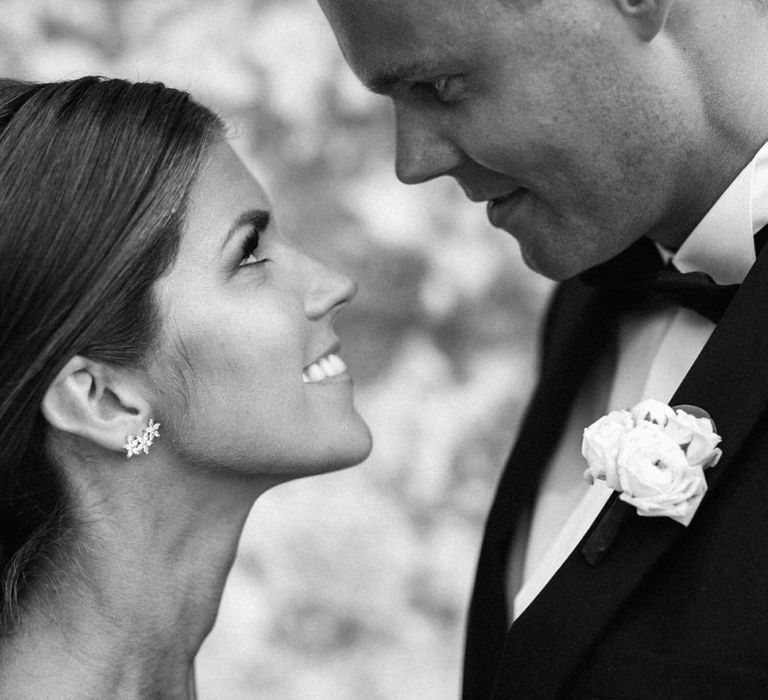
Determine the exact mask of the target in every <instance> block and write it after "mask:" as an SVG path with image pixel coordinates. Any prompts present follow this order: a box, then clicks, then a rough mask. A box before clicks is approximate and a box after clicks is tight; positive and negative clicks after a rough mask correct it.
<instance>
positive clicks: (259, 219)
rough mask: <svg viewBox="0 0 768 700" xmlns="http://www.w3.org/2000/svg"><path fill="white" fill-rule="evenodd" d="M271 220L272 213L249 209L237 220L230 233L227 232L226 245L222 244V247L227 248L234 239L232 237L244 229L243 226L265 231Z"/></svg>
mask: <svg viewBox="0 0 768 700" xmlns="http://www.w3.org/2000/svg"><path fill="white" fill-rule="evenodd" d="M269 220H270V213H269V212H268V211H266V210H265V209H247V210H246V211H244V212H243V213H242V214H240V216H238V217H237V219H235V221H234V223H233V224H232V226H230V228H229V231H227V236H226V238H225V239H224V243H222V246H221V247H222V248H225V247H226V246H227V244H228V243H229V241H230V240H231V239H232V236H234V235H235V233H236V232H237V231H238V230H240V229H241V228H243V226H248V227H250V228H254V229H256V230H257V231H263V230H264V229H265V228H267V226H269Z"/></svg>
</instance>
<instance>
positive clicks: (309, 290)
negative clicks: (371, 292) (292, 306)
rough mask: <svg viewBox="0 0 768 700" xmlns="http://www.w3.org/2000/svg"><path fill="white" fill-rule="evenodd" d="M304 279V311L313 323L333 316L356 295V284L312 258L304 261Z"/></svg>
mask: <svg viewBox="0 0 768 700" xmlns="http://www.w3.org/2000/svg"><path fill="white" fill-rule="evenodd" d="M304 279H305V280H307V286H306V288H305V293H304V310H305V313H306V314H307V318H308V319H310V320H313V321H316V320H319V319H321V318H323V317H324V316H326V315H327V314H332V315H333V316H335V315H336V314H337V313H338V312H339V311H340V310H341V309H342V308H343V307H344V306H346V305H347V304H348V303H349V302H350V301H352V299H353V297H354V296H355V294H356V293H357V282H355V281H354V280H353V279H352V278H350V277H347V275H345V274H343V273H341V272H338V271H336V270H333V269H331V268H330V267H328V265H326V264H325V263H322V262H320V261H319V260H316V259H314V258H310V257H306V258H305V260H304Z"/></svg>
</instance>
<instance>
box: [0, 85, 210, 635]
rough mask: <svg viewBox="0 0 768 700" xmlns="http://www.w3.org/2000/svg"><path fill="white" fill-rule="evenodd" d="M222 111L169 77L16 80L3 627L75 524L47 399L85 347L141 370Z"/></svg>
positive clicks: (3, 428) (4, 145) (5, 89)
mask: <svg viewBox="0 0 768 700" xmlns="http://www.w3.org/2000/svg"><path fill="white" fill-rule="evenodd" d="M222 130H223V127H222V125H221V122H220V121H219V119H218V118H217V117H216V116H215V115H214V114H212V113H211V112H210V111H209V110H207V109H206V108H205V107H202V106H200V105H199V104H197V103H195V102H194V101H193V100H192V99H191V98H190V97H189V95H188V94H187V93H185V92H181V91H178V90H173V89H170V88H167V87H165V86H164V85H162V84H159V83H130V82H127V81H124V80H111V79H104V78H100V77H85V78H81V79H78V80H72V81H66V82H55V83H27V82H20V81H16V80H6V79H0V586H2V589H1V590H2V594H1V595H2V600H1V601H0V604H1V605H2V610H1V612H0V633H2V632H4V631H5V632H7V631H9V630H11V629H13V627H15V625H16V623H17V622H18V620H17V615H18V604H19V603H21V602H22V600H23V598H24V594H25V593H27V592H28V591H29V590H30V588H31V587H32V586H33V584H34V582H35V581H36V580H38V579H39V578H40V577H41V576H43V575H44V574H45V572H46V571H47V570H48V569H49V568H50V564H51V562H52V561H55V560H56V558H57V555H58V553H59V552H60V550H61V547H62V542H63V540H64V536H65V535H66V534H67V533H68V532H69V531H70V528H71V526H72V523H73V517H72V513H71V511H70V508H69V505H68V504H69V500H68V498H67V494H66V489H65V485H64V482H63V481H62V479H61V477H60V475H59V474H58V472H57V469H56V467H55V464H54V460H53V458H52V456H51V455H50V454H49V453H48V451H47V450H46V435H47V423H46V421H45V420H44V419H43V418H42V416H41V413H40V404H41V401H42V399H43V397H44V395H45V392H46V390H47V388H48V386H49V385H50V383H51V382H52V380H53V379H54V378H55V376H56V374H57V373H58V372H59V370H60V369H61V368H62V366H63V365H64V364H65V363H66V362H67V361H68V360H69V359H71V358H72V357H73V356H74V355H77V354H80V355H84V356H87V357H88V358H90V359H93V360H97V361H103V362H106V363H111V364H114V365H128V366H139V365H140V364H141V363H142V361H143V359H144V358H145V357H146V355H147V352H148V350H149V349H150V347H151V346H152V342H153V340H154V339H155V335H156V333H157V324H158V319H157V315H156V312H155V307H154V304H153V296H152V285H153V283H154V282H155V280H157V278H158V277H159V276H160V275H161V274H162V273H163V272H164V271H165V270H167V269H168V267H169V266H170V264H171V263H172V261H173V259H174V256H175V254H176V250H177V248H178V241H179V236H180V232H181V227H182V224H183V217H184V213H185V205H186V201H187V199H188V193H189V190H190V186H191V184H192V182H193V181H194V178H195V176H196V174H197V172H198V171H199V169H200V167H201V164H202V162H203V159H204V157H205V153H206V150H207V148H208V146H209V145H210V144H211V143H212V142H213V141H214V140H215V139H216V138H217V137H218V136H219V135H220V134H221V133H222Z"/></svg>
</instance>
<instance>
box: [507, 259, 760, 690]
mask: <svg viewBox="0 0 768 700" xmlns="http://www.w3.org/2000/svg"><path fill="white" fill-rule="evenodd" d="M767 291H768V255H766V254H765V253H764V254H762V255H761V256H760V258H759V259H758V261H757V263H756V264H755V266H754V267H753V269H752V271H751V272H750V274H749V276H748V277H747V279H746V280H745V282H744V284H743V285H742V286H741V288H740V290H739V292H738V294H737V295H736V297H735V298H734V300H733V302H732V303H731V305H730V306H729V307H728V310H727V312H726V314H725V316H724V317H723V319H722V320H721V321H720V323H719V324H718V327H717V329H716V330H715V332H714V333H713V334H712V337H711V338H710V341H709V342H708V343H707V345H706V346H705V348H704V349H703V350H702V352H701V354H700V356H699V358H698V359H697V361H696V362H695V363H694V365H693V367H692V368H691V370H690V372H689V373H688V375H687V376H686V377H685V379H684V381H683V383H682V384H681V385H680V387H679V389H678V390H677V392H676V393H675V395H674V397H673V399H672V404H673V405H675V404H690V405H695V406H700V407H701V408H703V409H704V410H706V411H707V412H708V413H710V415H711V416H712V418H713V419H714V421H715V423H716V426H717V430H718V432H719V433H720V434H721V435H722V437H723V443H722V447H723V458H722V460H721V461H720V463H719V464H718V466H717V467H715V468H713V469H711V470H708V471H707V481H708V483H709V492H708V493H707V495H706V496H705V498H704V500H703V502H702V504H701V506H700V509H699V511H698V513H697V515H696V517H697V518H699V517H706V511H707V500H708V499H711V498H716V497H717V488H718V483H719V482H720V481H721V480H722V479H724V478H725V477H726V475H727V474H728V473H729V471H733V470H737V469H738V464H739V456H740V453H741V452H742V449H743V448H744V447H745V446H746V445H747V444H748V438H749V436H750V433H751V431H752V430H753V428H754V427H755V424H756V422H757V421H758V420H759V419H760V417H761V416H762V415H763V414H764V413H765V410H766V405H767V404H768V332H765V330H764V329H765V328H766V324H768V293H766V292H767ZM606 520H613V521H614V522H617V523H620V525H621V527H620V529H619V530H618V533H617V535H616V538H615V541H613V542H612V543H611V544H610V547H609V548H608V549H607V551H605V552H604V556H600V557H589V556H584V552H586V553H587V555H588V554H589V552H590V551H594V548H595V544H596V543H595V539H596V537H595V533H596V531H597V525H598V524H599V523H601V522H605V521H606ZM685 532H686V529H685V528H684V527H683V526H682V525H679V524H678V523H676V522H674V521H673V520H671V519H670V518H641V517H639V516H637V515H636V514H635V512H634V509H633V508H632V507H631V506H629V505H628V504H626V503H624V502H623V501H620V500H618V498H616V497H615V496H614V497H613V498H612V499H611V500H610V501H609V502H608V504H606V507H605V508H604V509H603V512H602V513H601V515H600V517H598V519H597V520H596V524H595V525H593V526H592V528H591V529H590V531H589V532H588V533H587V534H586V535H585V537H584V539H583V540H582V543H580V545H579V546H578V547H577V548H576V549H575V550H574V551H573V552H572V553H571V555H570V556H569V557H568V559H567V560H566V561H565V563H564V564H563V565H562V567H561V568H560V569H559V570H558V572H557V573H556V574H555V576H554V577H553V578H552V579H551V580H550V582H549V583H548V584H547V586H546V587H545V588H544V589H543V590H542V592H541V593H540V594H539V596H538V597H537V598H536V599H535V600H534V601H533V602H532V603H531V605H530V606H529V607H528V608H527V609H526V610H525V611H524V612H523V614H522V615H521V616H520V617H519V618H518V619H517V620H516V621H515V623H514V625H512V627H511V629H510V631H509V634H508V636H507V640H506V646H505V648H504V652H503V657H502V660H501V663H500V665H499V675H498V677H497V679H496V686H495V689H496V690H495V695H493V697H494V699H496V698H498V700H502V698H503V699H504V700H506V699H507V698H510V697H536V698H547V697H555V696H557V694H558V693H559V692H561V690H562V689H563V687H564V685H565V683H566V682H567V680H568V677H569V676H570V675H571V674H572V673H573V671H574V670H575V669H576V667H577V666H578V664H579V662H580V661H581V660H582V659H583V658H584V656H585V654H586V653H587V652H588V651H589V648H590V647H591V646H592V644H593V643H594V642H595V641H596V640H597V639H599V637H600V635H601V633H602V631H603V630H604V629H605V627H606V626H607V625H608V623H609V622H610V620H611V619H612V618H613V616H614V615H615V614H616V613H617V611H618V610H619V608H620V607H621V606H622V604H624V603H625V602H626V601H627V599H628V597H629V596H630V595H631V594H632V592H633V591H634V590H635V589H636V588H637V586H638V585H639V584H640V582H641V581H642V580H643V578H644V577H645V576H646V575H647V573H648V572H649V571H650V570H651V569H652V568H653V566H654V565H655V564H656V562H658V560H659V559H660V558H661V557H662V556H663V555H664V554H665V552H667V551H668V550H669V548H670V547H671V546H672V545H673V544H674V543H675V542H676V541H677V540H678V539H679V538H680V537H681V536H682V535H684V533H685ZM597 544H598V545H599V543H597ZM590 546H592V550H590ZM582 550H584V552H583V551H582ZM590 561H591V562H592V563H590Z"/></svg>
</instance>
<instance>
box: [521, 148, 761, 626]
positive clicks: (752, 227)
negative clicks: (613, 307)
mask: <svg viewBox="0 0 768 700" xmlns="http://www.w3.org/2000/svg"><path fill="white" fill-rule="evenodd" d="M766 223H768V144H765V145H764V146H763V147H762V148H761V149H760V150H759V151H758V153H757V154H756V155H755V157H754V159H753V160H752V161H751V162H750V163H749V165H748V166H747V167H746V168H744V170H742V171H741V173H739V175H738V176H737V177H736V179H735V180H734V181H733V182H732V183H731V185H730V186H729V187H728V188H727V189H726V191H725V192H724V193H723V194H722V196H721V197H720V199H718V200H717V202H716V203H715V205H714V206H713V207H712V209H710V211H709V212H708V213H707V214H706V216H705V217H704V218H703V219H702V220H701V221H700V222H699V224H698V226H696V228H695V229H694V230H693V231H692V232H691V234H690V236H688V238H687V239H686V240H685V242H684V243H683V245H682V246H681V247H680V248H679V250H678V251H677V252H676V253H675V254H674V255H673V256H672V262H673V263H674V265H675V267H676V268H677V269H678V270H680V271H681V272H692V271H701V272H706V273H707V274H708V275H710V276H711V277H712V278H713V279H714V280H715V282H718V283H719V284H735V283H740V282H743V281H744V278H745V277H746V276H747V273H748V272H749V269H750V268H751V267H752V265H753V263H754V262H755V248H754V240H753V236H754V234H755V233H756V232H757V231H759V230H760V229H761V228H763V226H765V225H766ZM714 328H715V326H714V324H713V323H712V322H710V321H709V320H708V319H706V318H704V317H703V316H701V315H699V314H697V313H696V312H694V311H690V310H688V309H680V308H672V309H667V310H663V311H656V312H651V313H647V312H646V313H636V314H634V315H629V316H627V317H626V318H624V319H622V322H621V325H620V329H619V351H618V357H617V358H616V360H615V361H611V360H610V359H609V358H604V359H602V360H601V361H599V362H598V363H596V364H597V366H596V367H595V369H594V370H593V372H592V374H591V376H589V377H587V378H586V379H585V382H584V386H583V388H582V389H581V391H580V393H579V396H578V398H577V400H576V402H575V403H574V406H573V408H572V410H571V414H570V417H569V420H568V423H567V426H566V428H565V430H564V433H563V436H562V437H561V440H560V443H559V445H558V447H557V450H556V451H555V453H554V456H553V458H552V460H551V462H550V464H549V465H548V467H547V468H546V470H545V472H544V474H543V477H542V482H541V487H540V489H539V495H538V496H537V498H536V502H535V504H534V506H533V509H532V511H533V512H532V513H526V514H524V516H523V521H522V522H521V523H520V525H519V527H518V529H517V535H516V537H515V540H514V542H513V543H512V547H511V551H510V556H509V564H508V576H507V603H508V607H509V613H510V619H513V620H514V619H515V618H517V617H518V616H519V615H520V614H521V613H522V612H523V610H525V608H526V607H527V606H528V605H529V604H530V603H531V601H532V600H533V599H534V598H535V597H536V596H537V595H538V594H539V592H540V591H541V590H542V589H543V588H544V586H545V585H546V584H547V582H548V581H549V579H550V578H552V576H553V575H554V573H555V572H556V571H557V570H558V569H559V568H560V566H561V565H562V564H563V562H564V561H565V560H566V559H567V558H568V556H569V555H570V553H571V552H572V551H573V549H574V548H575V547H576V545H577V544H578V543H579V541H580V540H581V538H582V537H583V536H584V535H585V534H586V532H587V530H588V529H589V527H590V525H591V524H592V523H593V522H594V520H595V518H596V517H597V515H598V514H599V513H600V511H601V510H602V508H603V506H604V505H605V503H606V501H607V500H608V497H609V496H610V495H611V489H609V488H608V487H607V486H605V483H604V482H602V481H598V482H596V483H595V485H594V486H590V485H589V484H588V483H587V482H586V481H584V479H583V478H582V473H583V472H584V469H585V468H586V462H585V460H584V459H583V457H582V456H581V437H582V433H583V432H584V428H586V427H587V426H588V425H590V424H591V423H593V422H594V421H595V420H597V419H598V418H600V417H601V416H603V415H605V414H606V413H608V412H609V411H612V410H614V409H617V408H628V407H630V406H632V405H634V404H635V403H637V402H639V401H642V400H644V399H649V398H653V399H657V400H659V401H664V402H668V401H669V400H670V399H671V398H672V395H673V394H674V393H675V390H676V389H677V387H678V386H679V384H680V383H681V382H682V380H683V378H684V377H685V375H686V374H687V373H688V370H689V369H690V368H691V366H692V365H693V363H694V361H695V360H696V358H697V357H698V355H699V353H700V352H701V350H702V348H703V347H704V345H705V344H706V342H707V340H708V339H709V336H710V335H711V333H712V331H713V330H714Z"/></svg>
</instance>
